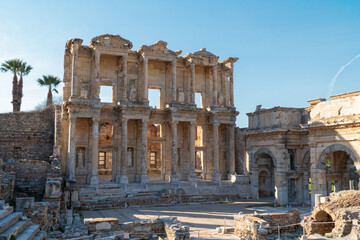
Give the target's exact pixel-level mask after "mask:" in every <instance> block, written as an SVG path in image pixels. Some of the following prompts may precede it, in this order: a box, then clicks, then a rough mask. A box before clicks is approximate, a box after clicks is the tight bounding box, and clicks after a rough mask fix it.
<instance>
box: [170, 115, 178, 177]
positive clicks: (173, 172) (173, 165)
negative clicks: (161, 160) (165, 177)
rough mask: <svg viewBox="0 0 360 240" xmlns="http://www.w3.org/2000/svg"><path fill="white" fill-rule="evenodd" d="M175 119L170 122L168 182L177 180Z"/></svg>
mask: <svg viewBox="0 0 360 240" xmlns="http://www.w3.org/2000/svg"><path fill="white" fill-rule="evenodd" d="M177 124H178V122H177V121H172V122H171V175H170V182H178V181H179V178H178V176H177V160H178V155H177Z"/></svg>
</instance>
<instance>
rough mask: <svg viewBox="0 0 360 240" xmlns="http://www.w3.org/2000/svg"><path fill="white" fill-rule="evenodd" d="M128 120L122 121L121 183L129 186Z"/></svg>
mask: <svg viewBox="0 0 360 240" xmlns="http://www.w3.org/2000/svg"><path fill="white" fill-rule="evenodd" d="M127 123H128V119H126V118H123V119H122V120H121V170H120V183H123V184H128V183H129V179H128V177H127V173H126V170H127V141H128V136H127V135H128V128H127Z"/></svg>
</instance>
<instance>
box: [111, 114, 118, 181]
mask: <svg viewBox="0 0 360 240" xmlns="http://www.w3.org/2000/svg"><path fill="white" fill-rule="evenodd" d="M118 131H119V125H118V124H117V120H114V121H112V141H111V144H112V145H113V149H112V165H111V173H112V181H113V182H116V173H117V172H116V169H117V161H116V160H117V144H118V138H117V136H116V135H117V133H118Z"/></svg>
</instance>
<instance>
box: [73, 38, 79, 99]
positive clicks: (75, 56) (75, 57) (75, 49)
mask: <svg viewBox="0 0 360 240" xmlns="http://www.w3.org/2000/svg"><path fill="white" fill-rule="evenodd" d="M78 53H79V45H77V44H73V45H72V73H71V97H77V93H76V89H77V84H78V80H77V63H78Z"/></svg>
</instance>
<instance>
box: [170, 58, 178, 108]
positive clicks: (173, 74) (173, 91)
mask: <svg viewBox="0 0 360 240" xmlns="http://www.w3.org/2000/svg"><path fill="white" fill-rule="evenodd" d="M176 61H177V59H175V60H173V61H172V64H171V101H172V102H176V100H177V99H176Z"/></svg>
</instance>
